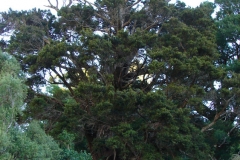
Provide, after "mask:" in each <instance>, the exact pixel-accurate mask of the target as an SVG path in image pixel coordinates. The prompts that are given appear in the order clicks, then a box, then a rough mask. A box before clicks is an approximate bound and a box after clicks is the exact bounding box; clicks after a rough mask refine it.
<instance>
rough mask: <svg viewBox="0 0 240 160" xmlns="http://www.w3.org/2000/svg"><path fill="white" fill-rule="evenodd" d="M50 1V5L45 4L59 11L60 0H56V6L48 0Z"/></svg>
mask: <svg viewBox="0 0 240 160" xmlns="http://www.w3.org/2000/svg"><path fill="white" fill-rule="evenodd" d="M48 3H49V5H48V6H47V5H44V6H45V7H48V8H52V9H54V10H56V11H59V8H58V0H56V6H54V5H53V4H52V3H51V1H50V0H48Z"/></svg>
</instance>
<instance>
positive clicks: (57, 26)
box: [0, 0, 237, 160]
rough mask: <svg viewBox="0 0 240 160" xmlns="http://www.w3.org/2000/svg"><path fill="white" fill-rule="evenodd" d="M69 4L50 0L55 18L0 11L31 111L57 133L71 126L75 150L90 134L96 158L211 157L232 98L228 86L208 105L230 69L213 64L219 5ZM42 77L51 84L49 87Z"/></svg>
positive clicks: (136, 0) (105, 0) (145, 0)
mask: <svg viewBox="0 0 240 160" xmlns="http://www.w3.org/2000/svg"><path fill="white" fill-rule="evenodd" d="M69 2H70V3H69V5H66V6H65V7H62V8H58V6H57V5H56V6H54V5H53V4H50V7H51V8H54V9H55V10H57V11H58V16H57V17H55V16H54V15H52V14H51V13H50V12H49V11H41V10H36V9H33V10H31V11H21V12H17V11H12V10H10V11H9V12H7V13H2V14H1V15H2V21H1V25H0V27H1V28H0V29H1V32H6V31H10V30H14V33H13V35H12V37H11V40H10V41H9V42H8V43H9V45H8V51H9V53H11V54H12V55H14V56H15V57H16V58H17V59H18V60H19V61H20V63H21V66H22V69H23V71H25V72H26V73H27V74H28V75H29V78H28V82H27V84H28V85H29V87H30V91H29V95H28V98H27V101H26V102H27V103H28V105H27V108H26V112H25V113H26V115H27V116H28V118H29V117H34V118H37V119H39V120H42V121H43V122H45V124H46V125H47V128H46V130H47V132H49V133H50V134H52V135H53V136H55V137H57V135H59V134H60V133H61V132H62V130H63V129H65V130H67V131H68V132H70V133H74V134H75V135H76V136H77V139H76V145H75V147H76V148H78V149H82V148H83V147H82V146H83V142H84V141H85V140H86V142H87V147H88V149H89V151H90V152H91V154H92V157H93V159H94V160H98V159H101V158H102V159H104V158H105V159H107V158H108V159H131V158H133V159H177V158H179V159H180V158H190V159H209V158H210V157H211V155H212V153H211V151H210V148H209V146H208V145H207V144H206V142H205V141H204V137H203V135H204V134H203V133H202V132H206V131H207V130H208V129H210V127H212V126H213V125H214V124H215V123H216V121H217V120H219V118H220V116H221V115H222V114H223V113H224V112H225V111H226V110H227V107H228V106H229V103H230V101H231V100H232V99H233V98H232V97H233V95H232V93H228V92H227V93H226V92H224V91H225V90H224V89H222V90H221V92H220V91H219V92H218V93H219V94H220V98H219V99H218V100H219V101H216V105H215V106H214V108H211V107H209V105H207V103H206V102H208V101H211V102H213V101H214V100H216V99H214V98H215V97H213V96H209V95H211V93H212V92H216V88H215V87H214V82H216V81H223V77H224V74H225V72H224V70H223V69H222V68H221V67H219V66H218V65H216V63H217V62H218V61H217V60H218V58H219V54H218V52H217V45H216V43H215V40H216V38H215V33H216V26H215V25H214V21H213V19H212V18H211V14H212V13H213V9H214V6H213V4H212V3H203V4H202V5H201V6H199V7H197V8H187V7H186V6H185V4H184V3H181V2H179V1H178V2H177V3H176V4H169V3H168V1H166V0H97V1H96V2H95V3H91V2H89V1H87V0H83V1H81V0H78V3H77V4H76V5H71V2H72V1H69ZM225 81H226V82H229V83H226V85H232V84H230V83H231V81H229V80H228V79H225ZM43 84H47V85H50V84H52V85H53V86H52V88H51V89H50V90H49V92H48V93H47V94H43V93H41V91H40V90H39V88H38V87H39V86H40V85H43ZM234 85H237V84H235V83H234ZM223 88H224V87H223ZM226 88H227V87H226ZM224 94H225V95H224ZM226 95H227V97H225V99H224V98H221V96H226ZM235 95H236V94H235ZM235 95H234V96H235ZM231 102H232V101H231ZM212 112H213V113H214V114H212ZM208 113H211V114H208ZM204 117H205V119H208V120H209V121H210V123H209V124H208V125H207V124H205V122H204ZM199 122H201V123H199ZM200 130H202V132H201V131H200ZM214 145H215V144H214Z"/></svg>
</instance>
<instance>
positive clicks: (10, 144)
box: [0, 52, 61, 160]
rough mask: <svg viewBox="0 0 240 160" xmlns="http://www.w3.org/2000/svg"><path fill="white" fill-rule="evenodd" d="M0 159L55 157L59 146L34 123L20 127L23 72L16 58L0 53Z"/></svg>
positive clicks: (24, 94)
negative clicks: (18, 118) (18, 121)
mask: <svg viewBox="0 0 240 160" xmlns="http://www.w3.org/2000/svg"><path fill="white" fill-rule="evenodd" d="M0 79H1V80H0V90H1V93H0V135H1V136H0V159H4V160H5V159H6V160H7V159H19V160H21V159H58V158H60V152H61V149H60V148H59V147H58V144H57V143H56V142H55V141H54V140H53V138H52V137H50V136H47V135H46V134H45V132H44V130H43V129H42V128H41V127H40V125H39V124H38V123H36V122H32V123H31V124H30V125H29V126H27V127H24V126H20V125H18V124H17V122H16V120H17V116H18V115H20V114H22V112H21V111H22V110H23V108H24V107H25V105H24V103H23V100H24V98H25V96H26V86H25V85H24V83H23V82H24V81H23V80H24V79H23V74H22V72H21V70H20V66H19V63H18V62H17V61H16V59H15V58H14V57H12V56H10V55H8V54H6V53H2V52H0Z"/></svg>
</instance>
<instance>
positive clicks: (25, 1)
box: [0, 0, 214, 12]
mask: <svg viewBox="0 0 240 160" xmlns="http://www.w3.org/2000/svg"><path fill="white" fill-rule="evenodd" d="M55 1H56V0H51V2H52V3H54V2H55ZM62 1H64V0H59V2H62ZM91 1H92V0H91ZM182 1H183V2H185V3H186V4H187V6H191V7H196V6H198V5H199V4H200V3H201V2H203V1H206V0H182ZM208 1H210V2H213V1H214V0H208ZM0 2H1V3H0V4H1V5H0V12H2V11H7V10H8V9H9V8H12V9H13V10H29V9H32V8H42V9H48V8H46V7H44V5H48V0H0ZM174 2H176V0H171V3H174Z"/></svg>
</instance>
